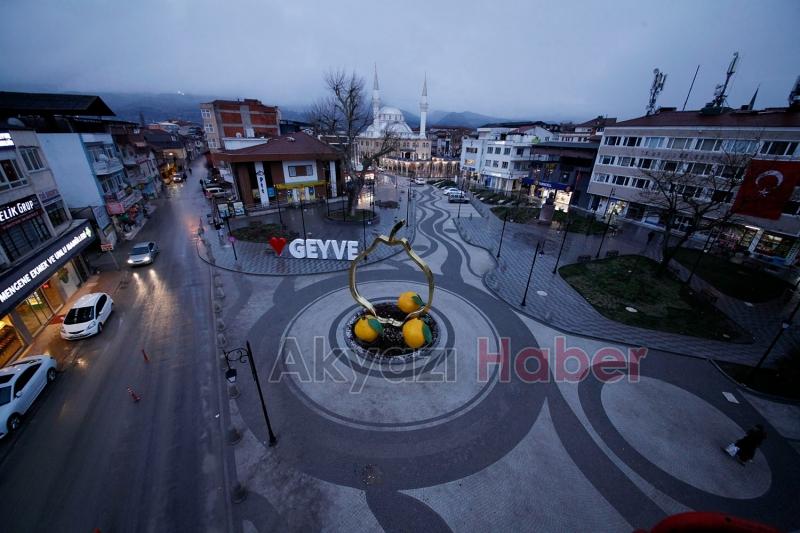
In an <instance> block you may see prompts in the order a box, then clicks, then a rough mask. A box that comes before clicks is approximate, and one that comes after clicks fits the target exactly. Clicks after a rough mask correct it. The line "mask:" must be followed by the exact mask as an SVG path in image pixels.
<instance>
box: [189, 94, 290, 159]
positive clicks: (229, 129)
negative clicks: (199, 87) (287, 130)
mask: <svg viewBox="0 0 800 533" xmlns="http://www.w3.org/2000/svg"><path fill="white" fill-rule="evenodd" d="M200 114H201V116H202V118H203V131H204V133H205V135H206V140H207V141H208V148H209V149H210V150H211V152H212V153H216V152H219V151H221V150H224V149H226V148H225V138H242V137H245V138H258V137H274V136H277V135H280V133H281V131H280V121H281V112H280V109H278V106H266V105H264V104H262V103H261V101H260V100H256V99H253V98H245V99H244V100H214V101H213V102H207V103H203V104H200Z"/></svg>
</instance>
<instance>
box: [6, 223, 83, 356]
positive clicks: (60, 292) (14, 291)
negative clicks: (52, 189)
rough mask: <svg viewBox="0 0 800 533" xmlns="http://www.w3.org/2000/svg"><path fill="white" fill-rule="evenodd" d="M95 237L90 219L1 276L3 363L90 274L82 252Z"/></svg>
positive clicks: (37, 330) (18, 350)
mask: <svg viewBox="0 0 800 533" xmlns="http://www.w3.org/2000/svg"><path fill="white" fill-rule="evenodd" d="M94 239H95V232H94V230H93V229H92V227H91V226H90V224H89V222H81V223H80V224H78V225H77V226H76V227H75V228H73V229H72V230H70V231H69V232H67V233H66V234H64V235H63V236H62V237H60V238H58V239H55V240H54V241H53V242H52V243H51V244H50V245H49V246H47V247H46V248H45V249H43V250H42V251H41V252H39V253H38V254H36V255H35V256H34V257H32V258H30V259H28V260H27V261H25V262H24V263H22V264H20V265H18V266H17V267H15V268H12V269H11V270H9V271H8V272H5V273H4V274H3V275H2V276H0V366H2V365H5V364H6V363H7V362H8V361H9V360H10V359H11V358H13V357H14V356H15V355H16V354H18V353H19V352H20V351H21V350H23V349H24V348H25V347H26V346H27V345H28V344H30V343H31V342H32V341H33V338H34V337H35V336H36V335H37V334H38V333H39V332H40V331H41V330H42V329H44V327H45V326H47V325H48V324H49V323H50V322H51V321H52V319H53V317H54V316H55V315H56V313H57V312H58V311H59V310H60V309H61V308H62V307H63V306H64V303H65V302H66V301H67V299H69V297H70V296H72V294H74V293H75V291H77V290H78V287H80V286H81V285H82V284H83V282H84V281H85V280H86V279H87V277H88V268H87V266H86V263H85V262H84V260H83V258H82V257H81V255H80V252H81V251H82V250H83V249H85V248H86V247H87V246H88V245H89V244H90V243H91V242H92V241H94Z"/></svg>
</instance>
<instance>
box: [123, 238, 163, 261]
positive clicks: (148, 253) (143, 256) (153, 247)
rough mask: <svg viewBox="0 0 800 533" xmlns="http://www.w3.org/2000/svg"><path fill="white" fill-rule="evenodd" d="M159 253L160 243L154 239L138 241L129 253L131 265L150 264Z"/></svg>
mask: <svg viewBox="0 0 800 533" xmlns="http://www.w3.org/2000/svg"><path fill="white" fill-rule="evenodd" d="M156 255H158V245H157V244H156V243H154V242H153V241H148V242H137V243H136V244H134V245H133V248H131V251H130V252H129V253H128V264H129V265H133V266H136V265H149V264H151V263H152V262H153V261H154V260H155V258H156Z"/></svg>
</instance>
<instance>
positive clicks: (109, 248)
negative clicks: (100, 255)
mask: <svg viewBox="0 0 800 533" xmlns="http://www.w3.org/2000/svg"><path fill="white" fill-rule="evenodd" d="M100 249H101V250H102V251H104V252H110V251H112V250H113V249H114V245H113V244H112V243H110V242H104V243H100Z"/></svg>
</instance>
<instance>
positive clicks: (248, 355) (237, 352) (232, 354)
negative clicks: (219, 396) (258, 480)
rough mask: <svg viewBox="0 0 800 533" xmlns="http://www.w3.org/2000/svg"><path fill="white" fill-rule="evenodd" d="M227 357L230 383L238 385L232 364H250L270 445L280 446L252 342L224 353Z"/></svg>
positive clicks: (227, 373)
mask: <svg viewBox="0 0 800 533" xmlns="http://www.w3.org/2000/svg"><path fill="white" fill-rule="evenodd" d="M222 353H223V355H225V364H226V365H227V366H228V369H227V370H225V379H227V380H228V381H229V382H230V383H236V369H235V368H233V367H231V363H233V362H235V361H238V362H240V363H245V362H249V363H250V372H251V373H252V374H253V381H255V382H256V388H257V389H258V397H259V398H260V399H261V411H262V412H263V413H264V420H265V421H266V422H267V432H268V433H269V445H270V446H275V445H276V444H278V438H277V437H276V436H275V433H273V431H272V424H270V422H269V414H268V413H267V404H265V403H264V393H263V392H262V391H261V382H260V381H259V380H258V371H257V370H256V364H255V361H254V360H253V350H252V349H251V348H250V341H247V343H246V347H245V348H234V349H233V350H228V351H223V352H222Z"/></svg>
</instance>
